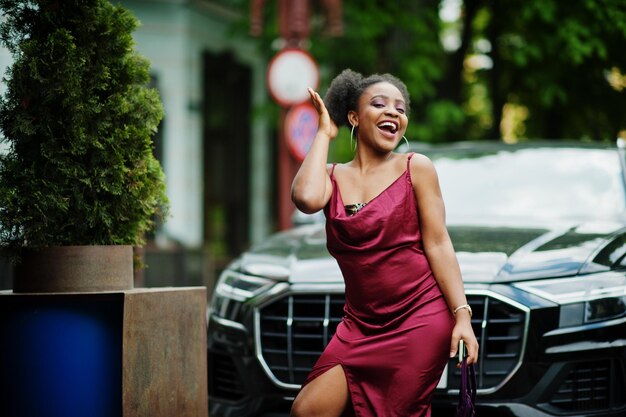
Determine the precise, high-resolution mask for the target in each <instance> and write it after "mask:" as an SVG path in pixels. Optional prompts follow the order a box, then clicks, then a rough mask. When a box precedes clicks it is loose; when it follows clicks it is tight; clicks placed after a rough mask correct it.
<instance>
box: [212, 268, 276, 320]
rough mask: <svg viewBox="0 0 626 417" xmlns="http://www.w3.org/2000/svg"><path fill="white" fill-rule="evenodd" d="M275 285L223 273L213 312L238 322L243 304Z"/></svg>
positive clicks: (219, 280)
mask: <svg viewBox="0 0 626 417" xmlns="http://www.w3.org/2000/svg"><path fill="white" fill-rule="evenodd" d="M274 283H275V281H274V280H271V279H267V278H262V277H255V276H250V275H245V274H242V273H239V272H235V271H232V270H226V271H224V272H222V274H221V275H220V277H219V279H218V281H217V284H216V286H215V291H214V293H213V300H212V301H211V311H212V312H213V313H214V314H216V315H217V316H219V317H223V318H226V319H229V320H238V317H239V313H241V309H242V308H243V303H245V302H246V301H247V300H249V299H251V298H254V297H255V296H256V295H258V294H260V293H263V292H265V291H266V290H267V289H269V288H270V287H271V286H272V285H274Z"/></svg>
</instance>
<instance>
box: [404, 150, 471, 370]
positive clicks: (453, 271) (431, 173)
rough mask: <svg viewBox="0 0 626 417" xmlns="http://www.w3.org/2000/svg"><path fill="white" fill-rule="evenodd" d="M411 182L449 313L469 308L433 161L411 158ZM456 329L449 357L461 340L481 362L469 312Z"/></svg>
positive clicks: (458, 316) (427, 248)
mask: <svg viewBox="0 0 626 417" xmlns="http://www.w3.org/2000/svg"><path fill="white" fill-rule="evenodd" d="M411 178H412V179H413V189H414V190H415V199H416V201H417V209H418V213H419V216H420V225H421V232H422V241H423V242H424V251H425V253H426V257H427V258H428V263H429V264H430V267H431V269H432V271H433V274H434V276H435V280H436V281H437V284H438V285H439V288H440V289H441V292H442V293H443V295H444V297H445V299H446V301H447V303H448V307H449V308H450V311H452V312H454V310H455V309H457V308H458V307H460V306H465V305H467V298H466V297H465V289H464V288H463V280H462V278H461V269H460V268H459V263H458V261H457V259H456V254H455V253H454V248H453V246H452V242H451V240H450V236H449V235H448V230H447V228H446V219H445V208H444V204H443V198H442V196H441V190H440V188H439V179H438V178H437V172H436V171H435V167H434V166H433V164H432V162H431V161H430V159H428V158H427V157H426V156H424V155H419V154H415V155H414V156H413V157H412V158H411ZM454 317H455V319H456V325H455V326H454V330H453V331H452V341H451V345H450V357H453V356H454V355H456V353H457V350H458V344H459V340H461V339H462V340H463V342H464V343H465V345H466V347H467V352H468V355H469V357H468V363H475V362H476V361H477V359H478V342H477V340H476V337H475V336H474V331H473V329H472V323H471V320H470V319H471V317H470V312H469V310H468V309H466V308H461V309H458V310H457V311H456V313H455V314H454Z"/></svg>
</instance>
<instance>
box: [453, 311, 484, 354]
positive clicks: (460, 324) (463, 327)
mask: <svg viewBox="0 0 626 417" xmlns="http://www.w3.org/2000/svg"><path fill="white" fill-rule="evenodd" d="M455 318H456V325H455V326H454V329H453V330H452V341H451V344H450V357H451V358H453V357H454V356H456V355H457V353H458V350H459V341H461V340H463V343H465V349H466V351H467V363H468V364H471V363H476V362H478V341H477V340H476V336H475V335H474V330H473V329H472V321H471V318H470V316H469V314H468V313H467V310H461V311H459V312H458V313H457V316H456V317H455Z"/></svg>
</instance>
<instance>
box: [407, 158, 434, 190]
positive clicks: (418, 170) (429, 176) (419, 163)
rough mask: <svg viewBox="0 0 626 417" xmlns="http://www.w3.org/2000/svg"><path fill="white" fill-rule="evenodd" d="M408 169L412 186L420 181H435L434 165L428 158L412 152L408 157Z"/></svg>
mask: <svg viewBox="0 0 626 417" xmlns="http://www.w3.org/2000/svg"><path fill="white" fill-rule="evenodd" d="M409 158H410V161H409V168H410V172H411V180H412V182H413V184H414V185H415V184H416V183H419V182H420V181H429V180H436V179H437V172H436V171H435V165H434V164H433V162H432V161H431V160H430V158H429V157H428V156H426V155H424V154H421V153H417V152H414V153H412V154H410V155H409Z"/></svg>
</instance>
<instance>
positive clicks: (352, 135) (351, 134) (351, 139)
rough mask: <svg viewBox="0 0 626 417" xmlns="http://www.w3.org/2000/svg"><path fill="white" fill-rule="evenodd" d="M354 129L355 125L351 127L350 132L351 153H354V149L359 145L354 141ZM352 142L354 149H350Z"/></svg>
mask: <svg viewBox="0 0 626 417" xmlns="http://www.w3.org/2000/svg"><path fill="white" fill-rule="evenodd" d="M355 127H356V125H352V130H350V149H351V150H352V152H354V151H356V147H357V146H358V145H359V142H358V141H356V140H354V128H355ZM357 133H358V132H357ZM353 142H354V148H353V147H352V143H353Z"/></svg>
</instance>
